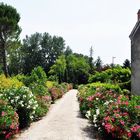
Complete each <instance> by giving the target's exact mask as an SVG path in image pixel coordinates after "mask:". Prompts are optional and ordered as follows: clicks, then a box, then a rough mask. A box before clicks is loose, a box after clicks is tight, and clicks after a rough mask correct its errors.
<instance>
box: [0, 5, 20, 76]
mask: <svg viewBox="0 0 140 140" xmlns="http://www.w3.org/2000/svg"><path fill="white" fill-rule="evenodd" d="M19 20H20V15H19V14H18V13H17V10H16V9H15V8H14V7H12V6H9V5H7V4H4V3H0V54H1V60H2V64H3V69H4V73H5V76H6V77H7V76H8V68H7V59H6V49H7V48H8V47H10V45H11V42H13V41H14V40H17V39H18V37H19V34H20V31H21V29H20V27H19V25H18V22H19Z"/></svg>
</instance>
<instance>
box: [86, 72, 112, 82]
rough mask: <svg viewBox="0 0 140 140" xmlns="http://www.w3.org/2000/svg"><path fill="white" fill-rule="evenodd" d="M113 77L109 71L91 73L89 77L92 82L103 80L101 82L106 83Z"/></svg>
mask: <svg viewBox="0 0 140 140" xmlns="http://www.w3.org/2000/svg"><path fill="white" fill-rule="evenodd" d="M110 78H111V75H109V74H108V73H107V72H105V71H103V72H96V73H95V74H94V75H91V76H90V77H89V80H88V81H89V83H92V82H101V83H106V82H109V81H110Z"/></svg>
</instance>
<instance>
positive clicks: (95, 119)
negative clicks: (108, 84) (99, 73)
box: [77, 85, 140, 140]
mask: <svg viewBox="0 0 140 140" xmlns="http://www.w3.org/2000/svg"><path fill="white" fill-rule="evenodd" d="M77 96H78V100H79V103H80V110H81V112H82V113H83V114H84V115H85V116H86V117H87V118H88V119H89V120H90V121H91V122H92V123H93V124H94V127H95V129H96V130H97V132H98V133H99V136H100V137H101V138H102V139H124V140H129V139H140V96H133V95H132V96H131V98H130V97H129V96H126V95H124V94H122V93H121V92H120V93H119V92H118V91H115V90H114V89H106V88H104V86H102V87H96V89H95V88H93V89H92V88H91V87H89V85H88V86H80V87H79V93H78V95H77Z"/></svg>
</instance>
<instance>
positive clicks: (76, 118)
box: [13, 90, 95, 140]
mask: <svg viewBox="0 0 140 140" xmlns="http://www.w3.org/2000/svg"><path fill="white" fill-rule="evenodd" d="M76 94H77V90H71V91H69V92H68V93H66V94H65V95H64V96H63V97H62V99H60V100H58V101H56V103H55V104H53V105H51V108H50V111H49V112H48V114H47V115H46V116H45V117H43V119H42V120H40V121H38V122H34V123H32V124H31V126H30V127H29V128H28V129H27V130H24V131H23V132H21V133H20V134H17V135H16V136H15V137H14V139H13V140H93V139H95V135H94V131H93V126H92V124H90V123H89V121H88V120H87V119H85V118H83V117H81V114H80V111H79V103H78V101H77V97H76Z"/></svg>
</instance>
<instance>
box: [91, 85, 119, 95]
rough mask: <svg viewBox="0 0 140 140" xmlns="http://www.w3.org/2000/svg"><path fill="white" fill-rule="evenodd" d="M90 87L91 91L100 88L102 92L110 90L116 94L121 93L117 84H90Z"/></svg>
mask: <svg viewBox="0 0 140 140" xmlns="http://www.w3.org/2000/svg"><path fill="white" fill-rule="evenodd" d="M90 87H91V88H92V89H93V88H94V89H96V88H102V90H112V91H115V92H118V93H121V88H120V87H119V85H118V84H116V85H114V84H110V83H92V84H90Z"/></svg>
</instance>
